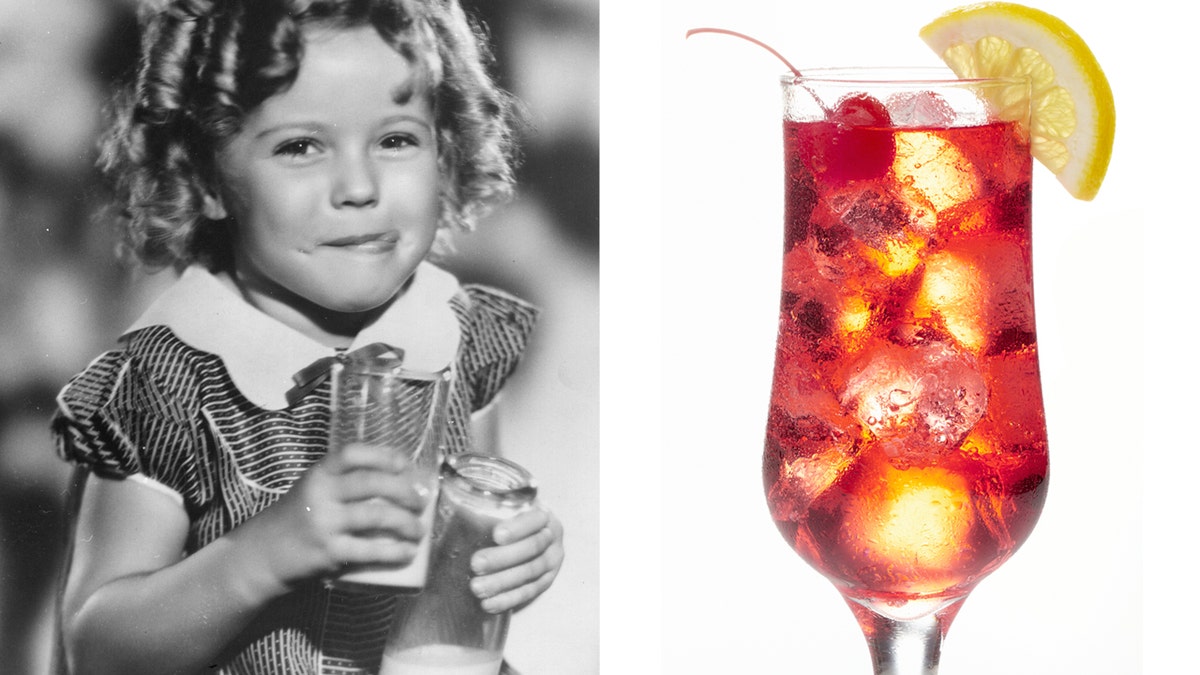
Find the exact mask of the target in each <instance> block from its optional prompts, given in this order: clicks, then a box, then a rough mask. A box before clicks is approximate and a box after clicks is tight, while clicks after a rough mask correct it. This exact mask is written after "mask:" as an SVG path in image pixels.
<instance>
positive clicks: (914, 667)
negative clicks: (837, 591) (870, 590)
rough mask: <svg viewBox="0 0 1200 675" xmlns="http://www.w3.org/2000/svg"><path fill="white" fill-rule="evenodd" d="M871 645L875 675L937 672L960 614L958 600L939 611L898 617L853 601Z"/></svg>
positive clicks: (864, 633)
mask: <svg viewBox="0 0 1200 675" xmlns="http://www.w3.org/2000/svg"><path fill="white" fill-rule="evenodd" d="M850 605H851V607H852V608H853V609H854V613H855V615H857V617H858V623H859V625H860V626H861V627H862V629H863V635H865V636H866V638H867V645H868V646H869V647H870V649H871V661H872V662H873V663H874V666H875V675H937V672H938V662H939V661H940V660H941V655H942V639H943V638H944V637H945V636H946V631H947V630H948V629H949V628H950V622H951V621H952V620H953V619H954V616H955V615H956V614H958V609H959V607H960V606H961V605H962V601H961V600H958V601H955V602H953V603H951V604H950V605H948V606H946V607H943V608H941V609H939V610H938V611H935V612H930V613H928V614H925V615H924V616H919V617H916V618H911V619H896V618H892V617H887V616H884V615H882V614H879V613H876V612H874V611H872V610H871V609H869V608H867V607H863V606H861V605H858V606H856V603H854V602H851V603H850Z"/></svg>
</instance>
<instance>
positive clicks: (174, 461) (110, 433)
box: [51, 351, 199, 505]
mask: <svg viewBox="0 0 1200 675" xmlns="http://www.w3.org/2000/svg"><path fill="white" fill-rule="evenodd" d="M187 401H188V398H187V397H186V396H181V395H180V393H179V392H178V391H175V390H170V391H168V390H166V388H164V387H163V386H162V385H160V384H159V382H158V381H156V379H155V378H153V377H151V376H150V374H149V373H148V372H146V370H145V369H144V368H143V367H141V366H140V365H139V360H138V359H137V358H133V357H131V356H130V355H129V354H128V353H127V352H124V351H112V352H108V353H106V354H104V355H102V356H100V357H99V358H97V359H96V360H95V361H93V362H92V363H91V365H89V366H88V368H86V369H85V370H84V371H83V372H81V373H80V374H79V375H76V376H75V377H74V378H72V379H71V381H70V382H69V383H67V385H66V387H64V388H63V390H62V391H61V392H60V393H59V395H58V406H57V409H56V411H55V413H54V417H53V419H52V422H51V430H52V432H53V434H54V437H55V442H56V445H57V449H58V453H59V455H60V456H61V457H62V458H63V459H65V460H67V461H69V462H73V463H76V464H79V465H82V466H86V467H88V468H89V469H90V470H91V471H92V472H93V473H95V474H97V475H100V476H103V477H106V478H127V477H129V476H134V475H140V476H141V477H143V478H146V479H149V480H151V481H153V482H155V483H157V484H159V485H160V486H162V487H165V488H168V489H169V490H171V491H173V492H175V493H176V494H178V495H179V496H180V497H181V498H183V499H184V501H185V502H187V501H190V502H191V503H192V504H193V505H194V504H195V499H196V497H197V496H198V488H199V486H198V485H197V484H196V474H197V472H196V448H197V440H198V439H197V433H198V429H199V426H198V424H197V422H196V419H195V416H194V415H191V416H189V415H188V414H187V413H186V408H187ZM189 498H190V499H189Z"/></svg>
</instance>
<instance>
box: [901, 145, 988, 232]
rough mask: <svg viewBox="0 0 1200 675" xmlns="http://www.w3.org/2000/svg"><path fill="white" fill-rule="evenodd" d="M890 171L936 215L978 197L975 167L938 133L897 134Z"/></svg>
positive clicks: (977, 178)
mask: <svg viewBox="0 0 1200 675" xmlns="http://www.w3.org/2000/svg"><path fill="white" fill-rule="evenodd" d="M892 171H893V172H894V173H895V175H896V176H897V178H898V179H899V180H901V181H903V182H904V183H905V184H906V185H910V186H911V187H912V188H913V189H915V190H916V191H917V192H919V193H920V194H921V195H923V196H924V197H925V199H927V200H928V201H929V203H930V204H931V205H932V206H933V208H934V209H935V210H936V211H939V212H940V211H944V210H945V209H948V208H950V207H952V206H955V205H956V204H961V203H962V202H966V201H969V200H971V199H974V198H975V197H976V196H978V194H979V176H978V173H977V171H976V169H975V165H974V164H973V163H972V162H971V160H970V159H968V158H967V157H966V155H964V154H963V152H962V151H961V150H960V149H959V148H958V147H956V146H955V145H954V144H953V143H951V142H950V141H948V140H946V139H945V138H943V137H942V136H941V135H939V134H938V133H937V132H933V131H905V132H900V133H897V134H896V158H895V160H894V161H893V162H892Z"/></svg>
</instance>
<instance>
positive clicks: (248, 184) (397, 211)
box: [207, 27, 440, 336]
mask: <svg viewBox="0 0 1200 675" xmlns="http://www.w3.org/2000/svg"><path fill="white" fill-rule="evenodd" d="M305 37H306V43H305V52H304V59H303V62H302V63H301V66H300V71H299V73H298V76H297V78H296V81H295V83H294V84H293V85H292V86H291V87H290V88H289V89H287V90H286V91H284V92H282V93H279V94H276V95H275V96H272V97H270V98H268V99H267V100H266V101H265V102H263V104H262V105H260V106H259V107H258V108H256V109H255V110H253V111H252V112H250V113H249V114H248V115H247V116H246V118H245V119H244V120H243V125H242V128H241V129H240V130H239V131H238V133H237V134H236V135H234V136H233V138H232V139H230V141H229V142H228V143H227V144H226V145H225V146H223V147H222V148H221V149H220V150H219V151H218V153H217V158H216V159H217V171H218V174H219V177H220V184H221V188H222V189H221V194H220V195H219V196H218V198H217V199H215V200H214V201H213V202H212V203H211V204H209V206H208V207H207V210H212V211H214V213H211V214H209V215H210V217H218V218H219V217H223V216H224V215H228V216H231V217H232V218H233V221H234V227H233V229H234V232H235V235H234V237H235V241H234V273H235V278H236V280H237V282H238V284H239V286H240V287H241V289H242V291H243V292H244V293H246V295H247V297H248V298H249V300H250V301H251V302H252V303H254V304H256V305H257V306H259V307H260V309H263V310H264V311H266V312H267V313H268V314H271V315H273V316H276V318H279V319H281V320H283V321H284V322H285V323H289V324H291V325H293V327H297V328H299V329H300V330H301V331H302V332H310V334H311V331H310V329H312V328H313V327H321V326H323V327H322V328H319V329H318V331H319V332H320V331H323V332H325V333H328V332H330V329H329V326H328V324H329V323H330V322H333V323H334V324H337V323H338V322H339V321H342V325H340V326H338V325H335V326H334V329H333V331H332V332H334V333H341V334H343V335H345V334H350V335H351V336H352V334H353V332H356V331H357V328H359V327H361V324H362V321H363V316H364V313H366V312H370V311H371V310H373V309H377V308H380V307H381V306H384V305H386V303H388V301H389V300H391V299H392V298H394V297H395V296H396V294H397V292H398V291H399V290H400V289H401V288H402V287H403V285H404V283H405V282H406V281H407V280H408V279H409V277H410V276H411V275H412V273H413V271H414V270H415V269H416V267H417V264H418V263H419V262H420V261H421V260H422V259H423V258H424V257H425V256H426V254H427V253H428V252H429V249H430V247H431V246H432V244H433V240H434V235H435V234H436V232H437V227H438V215H439V206H440V200H439V172H438V162H437V146H436V138H437V136H436V131H435V128H434V122H433V110H432V104H431V103H430V100H429V96H428V94H427V93H426V91H425V89H424V87H423V85H422V81H421V76H420V71H419V70H418V68H416V67H415V66H414V65H413V64H410V63H409V62H408V61H406V60H405V59H404V57H402V56H401V55H400V54H398V53H396V52H395V51H394V50H393V49H392V48H391V47H389V46H388V45H387V44H386V43H384V42H383V40H382V39H381V38H380V37H379V35H378V34H377V33H376V32H375V31H374V29H372V28H370V27H364V28H352V29H326V30H319V29H310V30H308V31H306V33H305ZM337 317H341V319H338V318H337Z"/></svg>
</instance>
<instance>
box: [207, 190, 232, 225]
mask: <svg viewBox="0 0 1200 675" xmlns="http://www.w3.org/2000/svg"><path fill="white" fill-rule="evenodd" d="M201 213H203V214H204V217H205V218H208V219H209V220H225V219H226V218H228V217H229V212H228V211H226V210H225V202H224V201H222V200H221V198H220V197H218V196H217V195H214V194H212V193H205V195H204V204H203V208H202V209H201Z"/></svg>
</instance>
